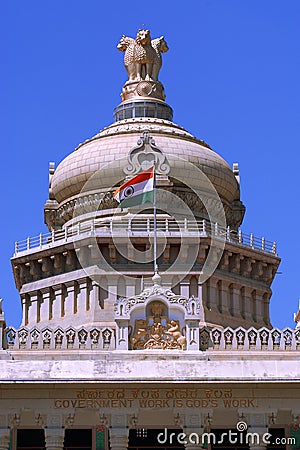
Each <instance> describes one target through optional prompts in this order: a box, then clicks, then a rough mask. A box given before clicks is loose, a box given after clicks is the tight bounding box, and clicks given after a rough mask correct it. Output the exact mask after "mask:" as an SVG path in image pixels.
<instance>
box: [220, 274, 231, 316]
mask: <svg viewBox="0 0 300 450" xmlns="http://www.w3.org/2000/svg"><path fill="white" fill-rule="evenodd" d="M230 284H231V283H230V282H228V281H227V280H222V285H221V296H222V314H226V315H230V312H229V285H230Z"/></svg>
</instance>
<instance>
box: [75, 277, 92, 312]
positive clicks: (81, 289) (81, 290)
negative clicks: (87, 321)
mask: <svg viewBox="0 0 300 450" xmlns="http://www.w3.org/2000/svg"><path fill="white" fill-rule="evenodd" d="M88 300H89V299H88V285H87V279H86V278H85V279H82V280H79V281H78V296H77V314H79V315H81V314H82V315H83V317H84V315H85V314H86V312H87V310H88V309H89V307H90V305H89V304H88Z"/></svg>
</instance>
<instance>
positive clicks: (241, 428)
mask: <svg viewBox="0 0 300 450" xmlns="http://www.w3.org/2000/svg"><path fill="white" fill-rule="evenodd" d="M157 442H158V444H160V445H174V444H175V445H176V444H179V445H187V444H194V445H202V446H206V445H211V444H213V445H216V444H218V445H220V444H224V445H228V444H230V445H235V444H236V445H263V446H266V445H286V444H288V445H295V443H296V439H295V438H294V437H281V438H278V437H276V438H275V437H274V439H273V438H272V429H270V430H269V431H267V432H265V433H258V432H255V431H253V432H252V431H249V430H248V425H247V423H246V422H243V421H240V422H238V423H237V424H236V429H229V430H226V431H225V432H222V433H221V434H220V433H218V434H217V431H216V432H214V431H209V432H207V431H205V432H204V433H201V434H200V433H197V432H193V433H189V434H188V433H184V432H180V433H178V432H177V433H176V432H174V430H173V431H172V430H168V429H167V428H165V429H164V430H163V431H162V432H161V433H158V435H157Z"/></svg>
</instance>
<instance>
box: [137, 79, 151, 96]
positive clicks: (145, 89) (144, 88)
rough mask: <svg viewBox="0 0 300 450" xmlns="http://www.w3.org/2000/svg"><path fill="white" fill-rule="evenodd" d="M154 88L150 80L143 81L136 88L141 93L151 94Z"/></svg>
mask: <svg viewBox="0 0 300 450" xmlns="http://www.w3.org/2000/svg"><path fill="white" fill-rule="evenodd" d="M152 90H153V87H152V84H151V83H149V81H141V82H140V83H139V84H138V85H137V88H136V92H137V93H138V94H139V95H150V94H151V92H152Z"/></svg>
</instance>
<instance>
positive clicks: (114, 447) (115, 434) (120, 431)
mask: <svg viewBox="0 0 300 450" xmlns="http://www.w3.org/2000/svg"><path fill="white" fill-rule="evenodd" d="M128 436H129V429H128V428H114V427H112V428H110V429H109V441H110V448H111V450H127V448H128Z"/></svg>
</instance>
